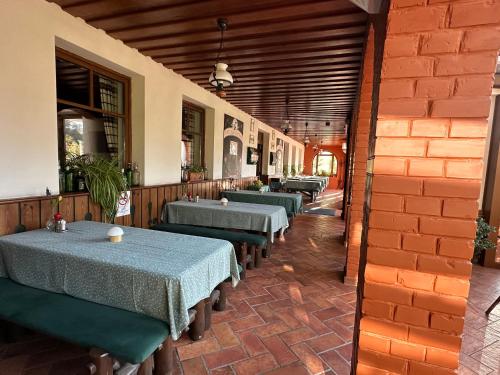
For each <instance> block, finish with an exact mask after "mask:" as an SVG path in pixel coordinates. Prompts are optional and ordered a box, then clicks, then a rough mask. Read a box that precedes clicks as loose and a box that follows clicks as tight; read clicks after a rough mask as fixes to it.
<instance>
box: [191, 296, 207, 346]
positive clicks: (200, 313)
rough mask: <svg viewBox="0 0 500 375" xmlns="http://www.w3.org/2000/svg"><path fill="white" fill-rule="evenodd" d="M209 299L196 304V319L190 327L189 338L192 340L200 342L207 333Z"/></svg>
mask: <svg viewBox="0 0 500 375" xmlns="http://www.w3.org/2000/svg"><path fill="white" fill-rule="evenodd" d="M207 300H208V298H205V299H204V300H201V301H200V302H198V303H197V304H196V306H195V307H194V309H195V310H196V317H195V318H194V322H193V323H191V325H190V326H189V337H191V340H193V341H198V340H201V339H202V338H203V334H204V332H205V324H206V322H205V305H206V304H207Z"/></svg>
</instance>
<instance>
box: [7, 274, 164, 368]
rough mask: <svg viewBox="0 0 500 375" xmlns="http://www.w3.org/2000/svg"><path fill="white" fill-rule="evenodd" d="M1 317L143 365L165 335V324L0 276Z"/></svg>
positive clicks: (144, 316)
mask: <svg viewBox="0 0 500 375" xmlns="http://www.w3.org/2000/svg"><path fill="white" fill-rule="evenodd" d="M0 318H1V319H3V320H7V321H10V322H13V323H16V324H18V325H20V326H22V327H25V328H29V329H33V330H35V331H38V332H41V333H45V334H47V335H50V336H54V337H57V338H59V339H62V340H64V341H67V342H71V343H74V344H77V345H80V346H82V347H85V348H91V347H97V348H100V349H102V350H104V351H106V352H109V353H110V354H111V355H112V356H113V357H116V358H119V359H120V360H123V361H126V362H129V363H134V364H135V363H141V362H143V361H144V360H145V359H146V358H147V357H149V356H150V355H151V354H152V353H153V352H154V351H155V350H156V349H157V348H158V346H159V345H160V344H161V343H162V342H163V341H165V339H166V338H167V336H168V335H169V329H168V326H167V324H166V323H165V322H162V321H160V320H157V319H154V318H151V317H148V316H146V315H141V314H137V313H134V312H130V311H126V310H121V309H117V308H113V307H109V306H104V305H99V304H97V303H93V302H89V301H84V300H81V299H77V298H73V297H71V296H68V295H65V294H58V293H52V292H47V291H44V290H40V289H35V288H31V287H27V286H24V285H21V284H17V283H15V282H13V281H12V280H10V279H6V278H1V277H0Z"/></svg>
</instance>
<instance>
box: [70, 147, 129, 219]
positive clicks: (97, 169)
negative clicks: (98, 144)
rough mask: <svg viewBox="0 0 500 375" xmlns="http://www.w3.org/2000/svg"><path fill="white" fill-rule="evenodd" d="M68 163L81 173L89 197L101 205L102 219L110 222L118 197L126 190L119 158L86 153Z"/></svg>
mask: <svg viewBox="0 0 500 375" xmlns="http://www.w3.org/2000/svg"><path fill="white" fill-rule="evenodd" d="M68 165H69V166H70V168H72V169H75V170H79V171H81V172H82V173H83V175H84V176H85V185H86V186H87V189H88V191H89V193H90V199H92V200H93V201H94V202H95V203H97V204H99V205H100V206H101V207H102V210H103V217H104V221H105V222H111V223H112V222H113V221H114V219H115V215H116V210H117V203H118V199H119V198H120V195H121V193H122V192H123V191H125V190H127V183H126V181H125V178H124V176H123V174H122V172H121V168H120V161H119V159H117V158H112V159H110V158H109V157H106V156H102V155H97V154H93V155H87V154H86V155H82V156H76V157H73V158H71V159H70V160H69V162H68Z"/></svg>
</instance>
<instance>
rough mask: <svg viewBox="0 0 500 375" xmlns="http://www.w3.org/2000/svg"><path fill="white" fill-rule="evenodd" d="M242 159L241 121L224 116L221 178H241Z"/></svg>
mask: <svg viewBox="0 0 500 375" xmlns="http://www.w3.org/2000/svg"><path fill="white" fill-rule="evenodd" d="M242 158H243V121H240V120H238V119H236V118H234V117H232V116H229V115H224V141H223V160H222V177H223V178H239V177H241V166H242Z"/></svg>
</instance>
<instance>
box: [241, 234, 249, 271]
mask: <svg viewBox="0 0 500 375" xmlns="http://www.w3.org/2000/svg"><path fill="white" fill-rule="evenodd" d="M247 255H248V247H247V243H246V242H243V243H242V244H240V264H241V274H240V279H241V280H245V279H246V277H247V262H248V259H247Z"/></svg>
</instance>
